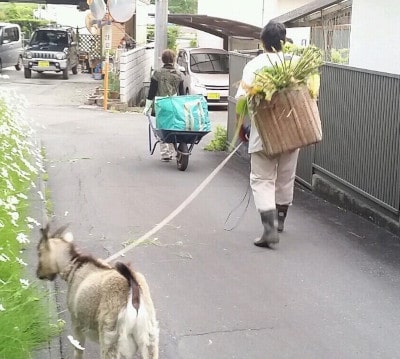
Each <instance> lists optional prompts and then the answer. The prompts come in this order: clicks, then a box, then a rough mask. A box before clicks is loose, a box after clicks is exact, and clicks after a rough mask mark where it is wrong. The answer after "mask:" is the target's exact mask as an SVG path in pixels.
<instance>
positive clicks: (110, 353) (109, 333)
mask: <svg viewBox="0 0 400 359" xmlns="http://www.w3.org/2000/svg"><path fill="white" fill-rule="evenodd" d="M99 341H100V353H101V355H100V357H101V359H120V358H121V353H120V352H119V351H118V336H117V333H116V331H115V326H114V328H112V329H111V330H110V328H107V326H103V327H102V328H101V330H100V333H99Z"/></svg>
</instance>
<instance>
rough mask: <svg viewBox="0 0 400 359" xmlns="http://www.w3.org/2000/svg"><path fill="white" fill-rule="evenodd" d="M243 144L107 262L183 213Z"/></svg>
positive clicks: (141, 241) (127, 250) (123, 253)
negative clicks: (154, 224)
mask: <svg viewBox="0 0 400 359" xmlns="http://www.w3.org/2000/svg"><path fill="white" fill-rule="evenodd" d="M241 145H242V142H240V143H239V144H238V145H237V146H236V147H235V148H234V150H233V151H232V152H231V153H230V154H229V156H228V157H226V158H225V159H224V160H223V161H222V162H221V163H220V164H219V165H218V166H217V167H216V168H215V169H214V171H212V172H211V173H210V174H209V175H208V177H207V178H206V179H205V180H204V181H203V182H201V183H200V184H199V186H198V187H197V188H196V189H195V190H194V191H193V192H192V193H191V194H190V195H189V196H188V197H187V198H186V199H185V200H184V201H183V202H182V203H181V204H180V205H179V206H178V207H177V208H176V209H175V210H174V211H172V212H171V213H170V214H169V215H168V216H167V217H165V218H164V219H163V220H162V221H161V222H160V223H158V224H157V225H156V226H155V227H154V228H152V229H151V230H150V231H148V232H147V233H145V234H144V235H143V236H141V237H140V238H139V239H137V240H136V241H134V242H132V243H131V244H129V245H127V246H126V247H125V248H123V249H121V250H120V251H118V252H116V253H114V254H113V255H111V256H110V257H108V258H107V259H106V262H112V261H114V260H116V259H117V258H119V257H121V256H123V255H125V254H126V253H127V252H129V251H130V250H131V249H133V248H135V247H136V246H138V245H139V244H141V243H143V242H144V241H146V240H147V239H149V238H150V237H151V236H153V235H154V234H155V233H157V232H158V231H159V230H160V229H161V228H163V227H165V226H166V225H167V224H168V223H169V222H171V221H172V220H173V219H174V218H175V217H176V216H177V215H178V214H179V213H181V212H182V211H183V210H184V209H185V208H186V207H187V206H188V205H189V204H190V203H191V202H192V201H193V200H194V199H195V198H196V197H197V196H198V195H199V193H200V192H201V191H202V190H203V189H204V188H205V187H206V186H207V185H208V184H209V183H210V182H211V180H212V179H213V178H214V177H215V176H216V175H217V174H218V172H219V171H221V169H222V168H223V167H224V166H225V165H226V164H227V162H228V161H229V160H230V158H231V157H232V156H233V155H234V154H235V153H236V151H237V150H238V149H239V147H240V146H241Z"/></svg>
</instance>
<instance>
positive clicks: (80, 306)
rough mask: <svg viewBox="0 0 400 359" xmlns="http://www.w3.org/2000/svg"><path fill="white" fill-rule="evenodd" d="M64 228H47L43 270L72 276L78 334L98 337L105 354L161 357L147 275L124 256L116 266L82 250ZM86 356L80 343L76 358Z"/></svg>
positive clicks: (70, 296) (47, 275)
mask: <svg viewBox="0 0 400 359" xmlns="http://www.w3.org/2000/svg"><path fill="white" fill-rule="evenodd" d="M64 229H65V228H60V229H59V230H58V231H56V233H54V234H53V235H51V236H50V235H49V226H47V227H46V228H45V229H42V238H41V240H40V242H39V244H38V254H39V266H38V269H37V276H38V278H40V279H47V280H54V279H55V278H56V276H57V275H59V276H60V277H61V278H62V279H64V280H65V281H66V282H67V284H68V292H67V306H68V310H69V312H70V315H71V322H72V330H73V335H74V339H76V340H78V341H79V343H80V345H81V346H84V344H85V339H86V338H89V339H91V340H93V341H96V342H98V343H99V344H100V352H101V355H100V358H101V359H119V358H121V357H122V358H126V359H130V358H132V357H133V356H134V354H135V353H136V352H137V351H139V353H140V355H141V356H142V358H143V359H158V337H159V327H158V322H157V320H156V315H155V309H154V305H153V301H152V299H151V296H150V290H149V287H148V285H147V282H146V279H145V277H144V276H143V275H142V274H140V273H138V272H134V271H133V270H131V269H130V268H129V267H128V266H127V265H125V264H123V263H121V262H118V263H116V264H115V266H114V267H113V266H111V265H109V264H108V263H106V262H104V261H102V260H101V259H95V258H93V257H91V256H84V255H82V254H80V253H79V252H78V250H77V248H76V247H75V245H74V244H73V243H72V242H73V237H72V234H71V233H66V234H64V235H63V232H64ZM81 358H83V351H82V350H80V349H78V348H75V354H74V359H81Z"/></svg>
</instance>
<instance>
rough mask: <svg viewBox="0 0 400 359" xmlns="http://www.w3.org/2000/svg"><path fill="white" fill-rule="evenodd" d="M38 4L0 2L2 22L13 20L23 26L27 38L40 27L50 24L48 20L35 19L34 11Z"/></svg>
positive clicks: (0, 19)
mask: <svg viewBox="0 0 400 359" xmlns="http://www.w3.org/2000/svg"><path fill="white" fill-rule="evenodd" d="M36 9H37V4H15V3H0V22H11V23H13V24H18V25H19V26H21V30H22V32H23V33H24V34H25V38H29V35H30V34H31V33H32V32H33V31H34V30H35V29H37V28H38V27H40V26H44V25H47V24H48V21H47V20H42V19H40V20H39V19H35V17H34V15H33V12H34V11H35V10H36Z"/></svg>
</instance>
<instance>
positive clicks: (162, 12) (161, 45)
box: [154, 0, 168, 70]
mask: <svg viewBox="0 0 400 359" xmlns="http://www.w3.org/2000/svg"><path fill="white" fill-rule="evenodd" d="M167 23H168V0H156V14H155V27H154V32H155V34H154V35H155V38H154V41H155V44H154V69H155V70H158V69H159V68H160V67H161V53H162V52H163V50H165V49H166V48H167Z"/></svg>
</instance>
